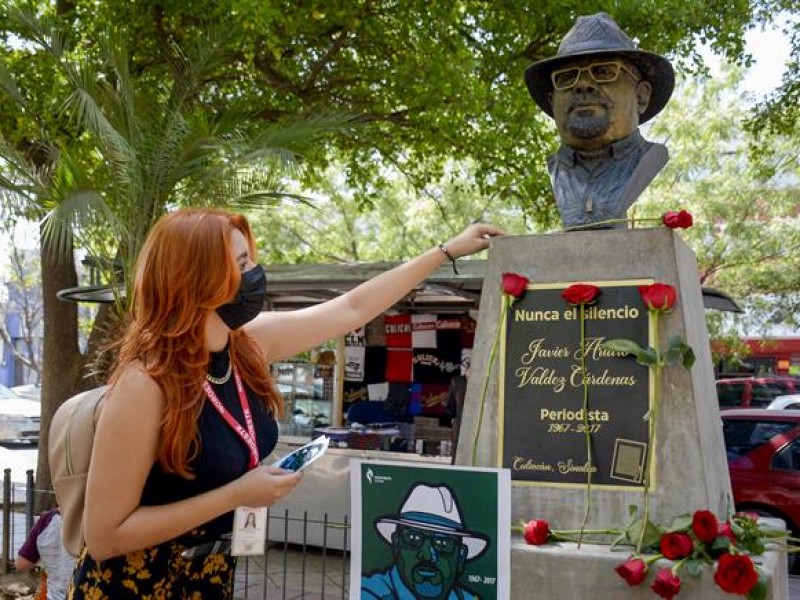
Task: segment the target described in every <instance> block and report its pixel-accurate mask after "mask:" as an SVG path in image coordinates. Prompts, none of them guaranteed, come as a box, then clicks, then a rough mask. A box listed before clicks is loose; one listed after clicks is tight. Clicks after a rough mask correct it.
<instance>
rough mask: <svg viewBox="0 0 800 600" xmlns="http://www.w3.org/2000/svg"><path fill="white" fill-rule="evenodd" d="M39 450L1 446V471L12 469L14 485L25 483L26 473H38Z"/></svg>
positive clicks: (31, 447) (26, 447)
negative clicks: (28, 471) (30, 471)
mask: <svg viewBox="0 0 800 600" xmlns="http://www.w3.org/2000/svg"><path fill="white" fill-rule="evenodd" d="M38 455H39V450H38V448H36V446H22V445H10V444H9V445H4V446H0V469H2V470H5V469H11V482H12V483H23V484H24V483H25V480H26V475H25V472H26V471H27V470H28V469H31V470H33V471H34V473H35V472H36V460H37V457H38Z"/></svg>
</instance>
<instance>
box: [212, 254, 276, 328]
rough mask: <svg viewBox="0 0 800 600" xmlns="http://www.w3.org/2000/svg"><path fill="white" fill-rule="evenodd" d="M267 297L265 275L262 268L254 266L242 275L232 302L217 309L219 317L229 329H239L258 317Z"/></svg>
mask: <svg viewBox="0 0 800 600" xmlns="http://www.w3.org/2000/svg"><path fill="white" fill-rule="evenodd" d="M266 297H267V275H266V273H264V267H262V266H261V265H256V266H255V267H253V268H252V269H250V270H249V271H245V272H244V273H242V282H241V283H240V284H239V291H238V292H237V293H236V297H235V298H234V299H233V301H231V302H228V303H227V304H223V305H222V306H219V307H217V314H218V315H219V316H220V318H221V319H222V321H223V322H224V323H225V325H227V326H228V328H229V329H239V327H241V326H242V325H244V324H245V323H249V322H250V321H252V320H253V319H255V318H256V317H257V316H258V313H260V312H261V310H262V309H263V308H264V299H265V298H266Z"/></svg>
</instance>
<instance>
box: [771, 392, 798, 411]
mask: <svg viewBox="0 0 800 600" xmlns="http://www.w3.org/2000/svg"><path fill="white" fill-rule="evenodd" d="M767 408H768V409H769V410H800V394H788V395H786V396H778V397H777V398H775V400H773V401H772V402H770V403H769V406H767Z"/></svg>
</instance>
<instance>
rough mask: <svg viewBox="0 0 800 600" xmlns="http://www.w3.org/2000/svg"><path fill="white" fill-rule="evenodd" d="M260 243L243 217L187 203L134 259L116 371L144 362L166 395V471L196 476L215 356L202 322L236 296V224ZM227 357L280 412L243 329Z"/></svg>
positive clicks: (162, 457) (162, 455)
mask: <svg viewBox="0 0 800 600" xmlns="http://www.w3.org/2000/svg"><path fill="white" fill-rule="evenodd" d="M232 229H238V230H239V231H241V232H242V234H243V235H244V237H245V239H246V240H247V243H248V246H249V251H250V257H251V259H252V260H255V252H256V249H255V242H254V240H253V234H252V232H251V231H250V225H249V224H248V223H247V220H246V219H245V218H244V217H243V216H242V215H237V214H232V213H228V212H226V211H222V210H216V209H207V208H202V209H183V210H177V211H175V212H172V213H169V214H167V215H165V216H163V217H162V218H161V219H159V221H158V222H157V223H156V224H155V225H154V226H153V228H152V230H151V231H150V233H149V235H148V236H147V239H146V240H145V243H144V246H143V247H142V250H141V252H140V254H139V257H138V259H137V262H136V272H135V280H134V290H133V304H132V310H131V315H130V320H129V322H128V325H127V329H126V330H125V333H124V335H123V337H122V338H121V340H119V342H118V344H117V345H118V346H119V353H118V355H117V359H116V363H115V365H114V369H113V372H112V374H111V378H110V383H111V384H112V385H113V384H114V383H115V382H116V381H117V380H118V379H119V377H120V375H121V374H122V372H123V370H124V369H125V368H126V367H127V366H128V365H130V364H131V363H132V362H134V361H140V362H141V363H142V365H143V366H144V369H145V371H147V373H148V374H149V375H150V376H151V377H152V378H153V379H154V380H155V381H156V383H158V385H159V387H160V388H161V389H162V391H163V393H164V399H165V406H164V415H163V418H162V422H161V437H160V442H159V452H158V457H159V458H158V460H159V464H160V465H161V467H162V468H163V469H164V470H165V471H166V472H173V473H177V474H179V475H181V476H183V477H187V478H191V477H193V474H192V472H191V469H190V468H189V466H188V464H189V462H190V461H191V460H192V459H193V458H194V457H195V456H196V455H197V452H198V450H199V434H198V429H197V420H198V417H199V415H200V410H201V408H202V406H203V401H204V394H203V390H202V386H203V381H204V379H205V375H206V372H207V369H208V363H209V359H210V354H209V351H208V350H207V349H206V347H205V323H206V318H207V316H208V314H209V312H210V311H212V310H214V309H215V308H217V307H218V306H221V305H222V304H225V303H226V302H228V301H230V299H231V298H233V296H234V294H235V293H236V292H237V290H238V289H239V283H240V280H241V273H240V268H239V265H238V264H237V262H236V260H235V259H234V257H233V256H232V255H231V230H232ZM229 346H230V357H231V360H232V361H233V363H234V364H235V365H236V367H237V368H238V369H239V372H240V374H241V376H242V379H243V380H244V382H245V383H246V384H247V385H248V386H249V387H250V388H251V389H252V390H253V391H254V392H255V393H256V394H257V395H258V396H259V397H260V398H262V399H263V400H264V403H265V406H266V407H267V409H268V410H270V411H271V412H272V414H273V415H275V416H276V418H280V417H281V416H282V414H283V401H282V398H281V395H280V393H279V392H278V390H277V389H276V388H275V385H274V383H273V381H272V378H271V377H270V374H269V371H268V369H267V368H266V361H265V359H264V356H263V354H262V353H261V350H260V349H259V347H258V346H257V345H256V343H255V342H254V341H253V340H252V339H251V338H250V337H249V336H248V335H247V334H246V333H244V332H243V331H241V330H234V331H231V334H230V344H229Z"/></svg>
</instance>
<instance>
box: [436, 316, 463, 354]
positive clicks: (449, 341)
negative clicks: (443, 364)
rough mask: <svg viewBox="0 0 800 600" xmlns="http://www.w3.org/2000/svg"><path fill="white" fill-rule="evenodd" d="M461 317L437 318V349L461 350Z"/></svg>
mask: <svg viewBox="0 0 800 600" xmlns="http://www.w3.org/2000/svg"><path fill="white" fill-rule="evenodd" d="M461 324H462V317H461V315H438V316H437V318H436V347H437V348H461V346H462V344H461Z"/></svg>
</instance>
